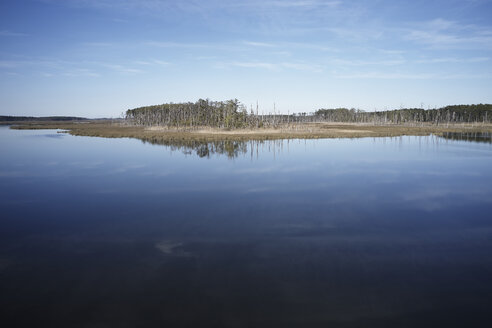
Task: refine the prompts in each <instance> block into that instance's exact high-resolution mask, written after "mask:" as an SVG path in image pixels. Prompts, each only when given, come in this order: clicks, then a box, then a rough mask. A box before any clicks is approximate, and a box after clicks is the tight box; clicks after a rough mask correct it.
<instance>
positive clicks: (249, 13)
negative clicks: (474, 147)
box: [0, 0, 492, 117]
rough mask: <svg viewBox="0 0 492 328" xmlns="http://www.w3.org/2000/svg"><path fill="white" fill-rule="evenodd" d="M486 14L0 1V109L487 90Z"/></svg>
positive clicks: (405, 7)
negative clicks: (201, 99) (202, 99)
mask: <svg viewBox="0 0 492 328" xmlns="http://www.w3.org/2000/svg"><path fill="white" fill-rule="evenodd" d="M491 18H492V1H491V0H461V1H457V0H446V1H432V0H427V1H421V0H414V1H397V0H393V1H389V0H381V1H377V0H375V1H357V0H355V1H347V0H340V1H336V0H334V1H321V0H287V1H276V0H263V1H259V0H251V1H247V0H231V1H226V0H222V1H218V0H211V1H205V0H203V1H195V0H191V1H184V0H183V1H179V0H175V1H167V0H138V1H137V0H120V1H117V0H16V1H9V0H2V1H1V2H0V115H80V116H86V117H117V116H119V115H120V114H121V113H122V112H123V111H125V110H126V109H128V108H133V107H137V106H142V105H151V104H158V103H164V102H181V101H196V100H197V99H199V98H210V99H213V100H226V99H232V98H237V99H239V100H240V101H241V102H242V103H244V104H245V105H247V106H248V107H249V106H250V105H253V106H256V105H255V104H256V101H258V102H259V106H260V111H261V110H263V111H265V112H268V111H272V110H273V104H274V103H275V104H276V108H277V110H279V111H282V112H284V113H287V112H290V113H292V112H312V111H314V110H316V109H318V108H333V107H354V108H360V109H363V110H368V111H371V110H375V109H377V110H382V109H391V108H399V107H421V106H422V107H424V108H429V107H431V108H432V107H440V106H444V105H448V104H462V103H464V104H471V103H492V19H491Z"/></svg>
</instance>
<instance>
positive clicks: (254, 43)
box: [243, 41, 275, 48]
mask: <svg viewBox="0 0 492 328" xmlns="http://www.w3.org/2000/svg"><path fill="white" fill-rule="evenodd" d="M243 43H244V44H245V45H247V46H253V47H266V48H271V47H275V44H273V43H266V42H255V41H244V42H243Z"/></svg>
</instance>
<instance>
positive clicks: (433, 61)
mask: <svg viewBox="0 0 492 328" xmlns="http://www.w3.org/2000/svg"><path fill="white" fill-rule="evenodd" d="M489 60H490V58H489V57H472V58H455V57H445V58H425V59H418V60H416V61H415V63H417V64H439V63H482V62H486V61H489Z"/></svg>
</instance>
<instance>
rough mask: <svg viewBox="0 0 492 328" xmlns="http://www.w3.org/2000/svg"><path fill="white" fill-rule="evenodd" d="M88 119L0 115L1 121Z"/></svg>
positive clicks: (79, 118) (78, 119)
mask: <svg viewBox="0 0 492 328" xmlns="http://www.w3.org/2000/svg"><path fill="white" fill-rule="evenodd" d="M81 120H87V119H86V118H83V117H74V116H45V117H33V116H0V122H32V121H81Z"/></svg>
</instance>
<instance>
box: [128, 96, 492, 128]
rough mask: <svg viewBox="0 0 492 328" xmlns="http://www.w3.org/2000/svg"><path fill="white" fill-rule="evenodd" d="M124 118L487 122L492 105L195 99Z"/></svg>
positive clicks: (152, 121)
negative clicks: (375, 106) (310, 106)
mask: <svg viewBox="0 0 492 328" xmlns="http://www.w3.org/2000/svg"><path fill="white" fill-rule="evenodd" d="M125 116H126V121H127V122H128V123H130V124H135V125H144V126H166V127H177V128H197V127H203V126H208V127H215V128H226V129H236V128H260V127H273V128H276V127H278V126H280V125H285V124H287V125H291V124H292V125H295V124H297V123H308V122H345V123H372V124H409V123H410V124H422V123H431V124H437V125H438V124H443V123H448V124H449V123H477V122H482V123H490V122H491V120H492V104H477V105H453V106H446V107H442V108H435V109H423V108H400V109H393V110H387V111H375V112H366V111H363V110H360V109H354V108H352V109H348V108H334V109H318V110H317V111H315V112H314V113H292V114H290V113H289V114H280V113H278V112H277V111H276V108H275V105H274V107H273V113H272V112H269V113H267V114H265V113H263V112H262V113H261V114H259V110H258V105H256V108H255V109H253V107H252V106H251V108H250V111H249V112H248V110H247V108H246V106H244V105H243V104H241V103H240V102H239V101H238V100H237V99H233V100H227V101H211V100H209V99H206V100H204V99H200V100H198V101H197V102H194V103H193V102H187V103H167V104H162V105H154V106H145V107H138V108H134V109H128V110H127V111H126V115H125Z"/></svg>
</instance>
